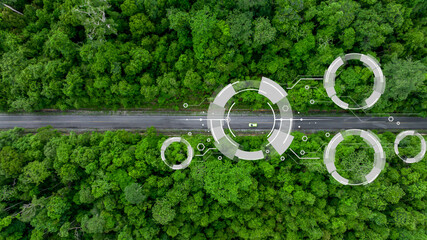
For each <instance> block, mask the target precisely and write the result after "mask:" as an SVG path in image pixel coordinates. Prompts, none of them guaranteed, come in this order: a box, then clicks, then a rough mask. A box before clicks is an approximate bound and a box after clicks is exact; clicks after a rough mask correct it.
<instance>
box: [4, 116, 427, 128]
mask: <svg viewBox="0 0 427 240" xmlns="http://www.w3.org/2000/svg"><path fill="white" fill-rule="evenodd" d="M279 121H280V120H276V121H274V118H273V116H270V115H232V116H231V117H230V122H229V124H230V127H231V129H233V130H245V129H249V127H248V125H249V123H257V124H258V127H257V128H256V129H259V130H269V129H271V128H272V127H273V122H276V124H275V128H277V126H278V125H279V124H278V123H279ZM285 121H288V120H285ZM292 122H293V129H294V130H312V131H319V130H339V129H353V128H356V129H413V130H421V129H427V118H420V117H394V119H393V121H389V119H388V118H387V117H360V118H359V117H315V116H314V117H313V116H310V117H303V116H294V119H293V120H292ZM224 123H225V124H224V128H226V127H227V123H226V121H224ZM47 125H51V126H52V127H54V128H58V129H81V130H90V129H94V130H95V129H98V130H108V129H141V130H145V129H146V128H148V127H151V126H153V127H155V128H157V129H170V130H207V122H206V115H197V116H195V115H144V114H139V115H138V114H132V115H107V114H105V115H93V114H92V115H82V114H61V115H59V114H43V115H38V114H0V129H11V128H14V127H21V128H28V129H35V128H40V127H44V126H47Z"/></svg>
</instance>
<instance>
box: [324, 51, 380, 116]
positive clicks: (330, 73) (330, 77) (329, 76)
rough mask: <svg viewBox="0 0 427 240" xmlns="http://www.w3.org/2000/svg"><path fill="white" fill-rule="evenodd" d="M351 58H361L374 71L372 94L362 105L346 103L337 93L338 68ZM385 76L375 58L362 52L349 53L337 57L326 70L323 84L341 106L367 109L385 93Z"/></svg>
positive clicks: (334, 100)
mask: <svg viewBox="0 0 427 240" xmlns="http://www.w3.org/2000/svg"><path fill="white" fill-rule="evenodd" d="M349 60H359V61H361V62H362V63H363V65H365V66H366V67H367V68H369V69H370V70H371V71H372V72H373V73H374V76H375V77H374V87H373V90H374V91H373V92H372V94H371V95H370V96H369V97H368V98H367V99H365V101H364V103H363V104H362V105H361V106H360V105H357V104H356V105H354V104H353V103H346V102H344V101H342V100H341V99H340V98H338V96H337V95H336V94H337V93H336V91H335V77H336V73H337V71H338V69H339V68H340V67H341V66H344V65H345V64H346V63H347V61H349ZM385 84H386V82H385V77H384V74H383V72H382V70H381V68H380V64H379V63H378V62H377V61H376V60H375V58H373V57H371V56H368V55H364V54H360V53H349V54H346V55H345V56H344V57H338V58H336V59H335V60H334V61H333V62H332V63H331V65H330V66H329V68H328V69H327V70H326V72H325V75H324V77H323V86H324V87H325V89H326V93H327V94H328V96H329V97H330V98H331V100H332V101H333V102H334V103H335V104H336V105H338V106H339V107H341V108H342V109H351V110H358V109H367V108H370V107H372V106H373V105H374V104H375V103H376V102H377V101H378V99H380V97H381V95H382V94H383V93H384V89H385Z"/></svg>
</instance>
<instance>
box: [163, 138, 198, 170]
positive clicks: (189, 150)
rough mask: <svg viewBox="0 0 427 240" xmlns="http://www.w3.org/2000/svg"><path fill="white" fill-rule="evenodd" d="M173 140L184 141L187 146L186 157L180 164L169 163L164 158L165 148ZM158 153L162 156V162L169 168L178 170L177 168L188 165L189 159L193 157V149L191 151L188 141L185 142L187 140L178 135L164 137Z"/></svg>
mask: <svg viewBox="0 0 427 240" xmlns="http://www.w3.org/2000/svg"><path fill="white" fill-rule="evenodd" d="M174 142H180V143H184V144H185V145H186V146H187V159H185V161H183V162H182V163H181V164H170V163H169V162H168V161H167V160H166V156H165V152H166V149H167V148H168V147H169V145H171V144H172V143H174ZM160 155H161V157H162V160H163V162H164V163H165V164H166V165H168V166H169V167H170V168H171V169H173V170H179V169H184V168H186V167H188V165H190V163H191V160H192V159H193V155H194V151H193V148H192V147H191V145H190V143H189V142H187V140H185V139H182V138H180V137H172V138H168V139H166V141H164V142H163V144H162V148H161V150H160Z"/></svg>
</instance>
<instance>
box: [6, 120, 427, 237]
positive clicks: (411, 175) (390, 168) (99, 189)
mask: <svg viewBox="0 0 427 240" xmlns="http://www.w3.org/2000/svg"><path fill="white" fill-rule="evenodd" d="M331 134H332V136H333V133H331ZM293 135H294V136H295V140H294V142H293V143H292V145H291V148H292V149H293V150H294V151H296V152H298V153H299V152H300V151H301V150H304V151H305V152H306V154H305V155H304V156H309V157H313V156H319V157H320V156H321V155H322V152H323V145H324V144H325V143H327V142H328V141H329V140H330V138H331V137H332V136H330V137H326V136H325V134H324V133H321V132H319V133H316V134H312V135H308V141H307V142H303V141H302V140H300V139H301V138H302V136H303V134H302V133H299V132H294V133H293ZM378 136H379V137H380V139H381V141H382V145H383V147H384V149H385V150H386V155H387V163H386V166H385V169H384V170H383V172H382V173H381V174H380V176H379V177H378V178H377V179H376V180H375V181H374V182H373V183H371V184H369V185H367V186H358V187H351V186H344V185H341V184H339V183H338V182H336V181H335V180H334V179H332V178H331V176H330V175H329V174H328V173H327V172H326V169H325V167H324V165H323V163H322V159H319V160H299V159H298V158H297V157H295V156H294V155H293V154H292V153H291V152H290V151H289V150H288V151H287V152H286V153H285V154H284V155H283V156H285V157H286V159H285V160H284V161H282V160H281V159H280V158H279V156H272V157H270V158H268V159H267V160H263V161H238V162H235V161H232V160H229V159H227V158H223V159H222V160H218V158H217V156H219V155H218V152H216V151H210V152H209V153H208V154H206V155H205V158H202V157H195V158H194V159H193V162H192V163H191V165H190V166H189V168H187V169H184V170H181V171H173V170H170V169H169V168H168V167H167V166H166V165H165V164H164V163H163V162H162V160H161V159H160V158H159V154H160V153H159V147H160V145H161V144H162V142H163V141H164V140H165V139H166V137H165V136H162V135H160V134H157V133H156V131H155V130H154V129H149V130H148V131H147V132H146V133H145V134H138V133H129V132H126V131H115V132H105V133H98V132H92V133H84V134H76V133H73V132H71V133H69V134H60V133H58V132H57V131H56V130H54V129H51V128H43V129H39V130H38V133H36V134H25V133H24V132H23V130H22V129H14V130H9V131H3V132H1V133H0V149H1V150H0V157H1V158H0V159H1V162H0V192H1V195H0V239H58V238H64V239H92V238H93V239H126V240H129V239H170V238H172V237H175V238H176V239H236V238H242V239H292V240H294V239H375V240H378V239H396V240H397V239H399V240H400V239H414V240H419V239H426V237H427V235H426V215H425V213H426V210H427V208H426V202H427V201H426V198H427V196H426V192H427V181H426V176H427V169H426V166H427V165H426V160H427V159H426V158H424V159H423V160H422V161H421V162H419V163H415V164H410V165H409V164H405V163H403V161H401V160H400V159H399V158H398V157H397V156H396V155H395V154H394V152H393V150H392V148H391V147H392V142H393V141H394V138H395V134H393V133H383V134H378ZM184 137H185V138H186V139H187V140H188V141H189V142H190V143H191V145H192V146H193V147H195V146H196V145H197V144H198V143H204V145H205V146H206V147H212V142H208V140H207V139H208V137H207V136H204V135H193V136H192V137H189V136H184ZM257 138H258V137H253V138H251V139H252V141H253V142H249V143H248V144H249V145H253V149H255V148H258V147H259V146H257V144H258V143H257ZM412 140H413V139H410V140H409V141H412ZM346 141H347V143H348V144H350V143H353V142H354V143H357V141H358V140H357V139H351V138H350V139H349V140H346ZM418 142H419V141H418ZM253 143H254V144H253ZM406 144H407V143H406ZM414 144H417V143H416V142H414ZM418 144H419V143H418ZM183 146H184V145H182V146H181V145H178V146H176V145H175V146H172V145H171V149H170V153H168V156H173V155H174V153H176V154H181V153H180V152H181V151H182V149H181V150H180V147H181V148H183ZM401 147H402V149H403V148H404V147H405V144H403V145H402V146H401ZM359 148H360V146H358V145H355V147H354V149H355V150H357V151H358V153H361V152H360V149H359ZM196 151H197V150H196ZM312 152H314V153H312ZM405 154H406V155H408V156H410V155H411V154H417V153H416V152H415V153H414V152H406V153H405ZM353 158H354V159H350V160H349V161H350V162H354V161H356V162H357V156H354V157H353Z"/></svg>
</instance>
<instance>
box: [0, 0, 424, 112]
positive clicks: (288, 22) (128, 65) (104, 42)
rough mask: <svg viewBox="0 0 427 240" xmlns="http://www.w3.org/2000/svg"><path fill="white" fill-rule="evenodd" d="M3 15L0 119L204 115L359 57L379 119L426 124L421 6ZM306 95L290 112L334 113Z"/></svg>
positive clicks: (135, 2) (353, 78)
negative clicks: (251, 86)
mask: <svg viewBox="0 0 427 240" xmlns="http://www.w3.org/2000/svg"><path fill="white" fill-rule="evenodd" d="M3 3H5V4H7V5H8V6H12V7H13V8H14V9H15V10H17V11H18V12H21V13H22V15H21V14H19V13H17V12H14V11H12V10H11V9H10V8H7V7H3V8H1V9H0V10H1V12H0V14H1V15H0V16H1V17H0V57H1V61H0V74H1V79H0V80H1V90H0V91H1V94H0V109H2V110H3V111H34V110H40V109H45V108H55V109H61V110H65V109H81V108H91V109H98V108H101V107H102V108H107V109H118V108H141V107H142V108H144V107H149V108H153V106H154V107H156V108H171V107H175V106H176V102H177V99H179V100H181V101H182V102H189V103H194V104H197V103H200V102H201V101H202V100H203V99H205V98H206V97H210V96H212V94H213V92H214V91H215V90H216V89H218V88H220V87H221V86H222V85H225V84H228V83H230V82H234V81H237V80H247V79H253V80H259V79H260V77H261V76H265V77H268V78H270V79H273V80H274V81H276V82H278V83H280V84H281V85H283V86H290V85H291V84H293V82H294V81H295V79H296V78H297V77H298V76H300V75H315V76H323V74H324V72H325V70H326V69H327V67H328V66H329V64H330V63H331V62H332V61H333V60H334V59H335V58H336V57H337V56H339V55H342V54H345V53H351V52H356V53H363V54H370V55H372V56H374V57H375V58H377V59H378V60H379V61H380V63H381V64H382V68H383V71H384V74H385V76H386V79H387V86H386V90H385V94H384V95H383V97H382V98H381V99H380V101H379V102H378V103H377V104H376V105H375V107H374V109H373V110H372V111H374V112H411V113H414V112H415V113H423V114H424V115H425V114H426V109H427V105H426V104H427V100H426V99H427V84H426V70H427V69H426V47H425V44H426V40H425V35H426V34H427V32H426V29H427V28H426V22H427V21H425V20H426V15H425V12H426V9H427V5H426V4H425V3H424V2H423V1H389V0H387V1H377V0H363V1H351V0H339V1H315V0H310V1H302V0H289V1H286V0H284V1H271V0H270V1H269V0H267V1H263V0H255V1H252V0H251V1H249V0H238V1H209V0H200V1H182V0H161V1H152V0H125V1H122V0H108V1H107V0H84V1H83V0H81V1H79V0H65V1H64V0H57V1H41V0H36V1H23V0H6V1H3ZM368 72H369V71H368ZM364 74H365V75H366V69H353V70H349V71H346V72H344V73H343V76H345V77H346V79H347V80H346V81H345V84H344V85H343V86H341V87H344V88H339V87H338V86H337V92H342V93H350V94H349V96H350V97H353V98H354V97H356V96H357V95H358V94H359V95H360V93H363V92H366V91H367V89H368V91H369V90H370V89H372V77H369V76H367V77H366V76H364ZM368 75H369V74H368ZM310 84H311V85H312V86H313V87H314V88H313V89H311V90H310V91H306V90H305V89H304V88H303V86H298V87H296V88H295V89H294V90H292V92H291V93H290V96H291V97H292V101H293V102H292V104H293V108H294V109H295V110H297V111H301V112H306V111H308V110H309V109H314V110H330V109H339V108H338V107H336V106H335V105H334V104H333V103H332V102H331V101H330V100H329V99H328V98H327V96H325V95H326V94H325V92H324V89H323V87H322V86H321V84H319V83H318V82H311V83H310ZM316 87H317V88H316ZM309 99H316V100H322V101H316V104H315V105H314V106H310V104H309V101H308V100H309Z"/></svg>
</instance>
